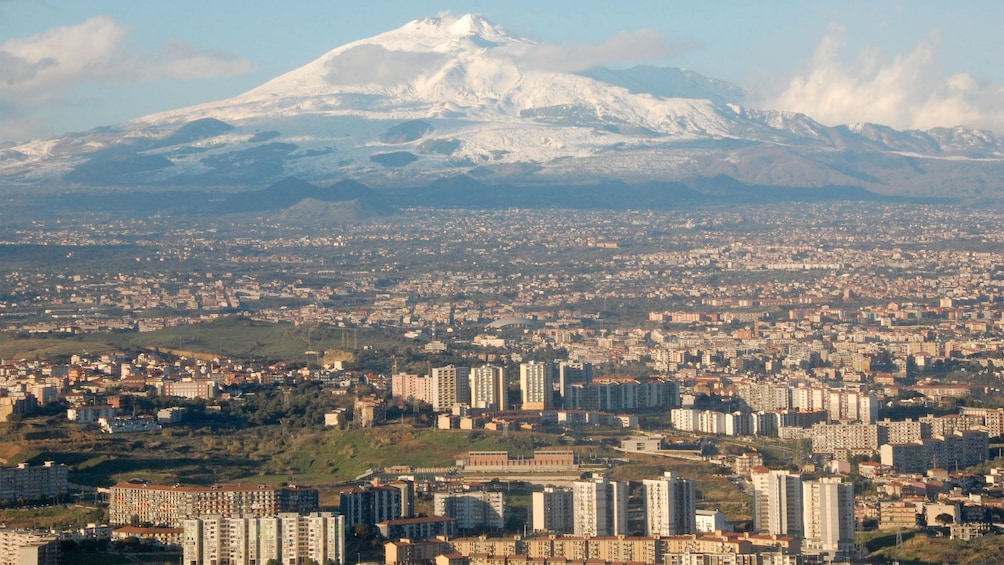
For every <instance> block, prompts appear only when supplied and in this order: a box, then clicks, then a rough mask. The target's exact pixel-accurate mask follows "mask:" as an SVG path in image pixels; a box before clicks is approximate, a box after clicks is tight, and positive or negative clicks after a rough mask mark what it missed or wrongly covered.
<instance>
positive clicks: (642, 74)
mask: <svg viewBox="0 0 1004 565" xmlns="http://www.w3.org/2000/svg"><path fill="white" fill-rule="evenodd" d="M553 59H554V58H553V57H548V53H547V52H546V50H544V49H542V47H541V46H539V45H537V44H536V43H534V42H533V41H530V40H527V39H522V38H517V37H512V36H510V35H508V34H507V33H506V32H505V31H504V30H503V29H502V28H501V27H499V26H496V25H494V24H491V23H489V22H487V21H485V20H484V19H483V18H481V17H479V16H475V15H470V14H468V15H464V16H460V17H438V18H427V19H422V20H416V21H413V22H409V23H407V24H405V25H404V26H402V27H401V28H399V29H396V30H392V31H388V32H386V33H383V34H380V35H377V36H375V37H372V38H369V39H364V40H360V41H356V42H353V43H349V44H347V45H343V46H341V47H338V48H336V49H333V50H331V51H329V52H328V53H326V54H324V55H322V56H321V57H319V58H318V59H316V60H314V61H313V62H311V63H308V64H307V65H304V66H303V67H300V68H298V69H295V70H293V71H291V72H289V73H286V74H284V75H282V76H279V77H277V78H275V79H273V80H271V81H269V82H266V83H265V84H263V85H261V86H259V87H257V88H255V89H253V90H250V91H248V92H246V93H244V94H241V95H239V96H236V97H234V98H231V99H228V100H222V101H218V102H212V103H207V104H201V105H198V106H193V107H189V108H182V109H178V110H172V111H168V112H163V113H160V114H154V115H150V116H146V117H144V118H140V119H137V120H134V121H131V122H127V123H125V124H121V125H117V126H111V127H107V128H99V129H96V130H92V131H89V132H85V133H82V134H71V135H66V136H64V137H60V138H56V139H50V140H44V141H35V142H30V143H22V144H16V145H9V146H6V147H4V146H0V175H2V176H3V177H5V178H7V179H8V181H9V182H23V183H31V182H38V181H46V182H52V181H59V180H62V181H65V182H68V183H76V184H81V185H88V184H96V185H117V184H132V185H134V184H157V185H193V184H208V185H242V184H251V183H254V184H255V185H256V186H260V185H262V184H264V183H267V182H270V181H274V180H277V179H279V178H283V177H288V176H297V177H300V178H303V179H307V180H311V181H315V182H317V181H320V182H325V181H334V180H336V179H342V178H353V179H357V180H361V181H363V182H367V183H368V184H371V185H374V186H378V185H384V186H391V185H400V184H409V183H410V184H412V185H416V184H420V183H422V182H430V181H432V180H435V179H436V178H442V177H452V176H457V175H460V174H465V175H469V176H472V177H475V178H479V179H481V180H482V181H486V182H491V181H503V180H504V181H506V182H509V183H513V182H525V183H538V182H542V181H548V180H554V179H561V180H562V181H564V182H566V183H574V182H583V183H586V182H594V181H595V180H597V179H619V180H624V181H628V182H632V181H643V180H652V179H658V180H678V179H690V178H694V177H704V176H715V175H728V176H731V177H734V178H736V179H739V180H741V181H744V182H749V183H758V184H773V185H783V186H804V187H811V186H824V185H851V186H861V187H865V188H867V189H869V190H873V191H878V192H886V193H908V194H928V195H942V194H943V193H944V191H945V189H946V188H947V187H949V186H954V185H953V183H956V182H957V181H958V180H959V179H963V180H966V181H973V182H974V183H982V184H980V186H982V188H983V190H985V191H987V194H996V195H1004V184H1002V182H1001V181H1000V180H999V179H1001V178H1004V175H1001V174H1000V173H1001V171H1002V169H1004V141H1002V140H1001V139H1000V138H997V137H994V136H993V135H990V134H988V133H985V132H979V131H973V130H967V129H964V128H955V129H946V128H940V129H936V130H931V131H927V132H922V131H906V132H901V131H896V130H893V129H891V128H888V127H885V126H881V125H874V124H855V125H847V126H838V127H827V126H824V125H822V124H819V123H817V122H815V121H813V120H812V119H811V118H809V117H808V116H805V115H801V114H793V113H787V112H781V111H774V110H763V109H756V108H753V107H750V106H748V105H747V98H748V96H747V95H746V93H745V92H744V91H743V90H742V89H740V88H738V87H736V86H734V85H731V84H729V83H726V82H723V81H719V80H714V79H710V78H706V77H703V76H701V75H699V74H697V73H693V72H691V71H686V70H681V69H667V68H656V67H634V68H631V69H606V68H592V69H586V70H582V69H570V68H561V67H562V66H567V65H563V63H562V62H560V61H553Z"/></svg>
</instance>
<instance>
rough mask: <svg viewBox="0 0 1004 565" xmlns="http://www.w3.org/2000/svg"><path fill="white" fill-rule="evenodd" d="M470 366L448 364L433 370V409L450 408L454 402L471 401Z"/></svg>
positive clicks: (465, 402)
mask: <svg viewBox="0 0 1004 565" xmlns="http://www.w3.org/2000/svg"><path fill="white" fill-rule="evenodd" d="M470 373H471V369H470V367H457V366H455V365H447V366H446V367H436V368H434V369H433V370H432V375H431V378H432V409H433V410H436V411H442V410H450V409H451V408H453V405H454V404H467V405H470V403H471V381H470Z"/></svg>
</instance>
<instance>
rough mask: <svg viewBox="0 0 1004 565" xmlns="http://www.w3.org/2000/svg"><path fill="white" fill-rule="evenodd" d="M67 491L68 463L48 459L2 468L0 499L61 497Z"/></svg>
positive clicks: (26, 499)
mask: <svg viewBox="0 0 1004 565" xmlns="http://www.w3.org/2000/svg"><path fill="white" fill-rule="evenodd" d="M66 492H67V469H66V465H63V464H59V465H57V464H56V463H55V462H53V461H46V462H44V463H43V464H42V465H34V466H32V465H28V464H27V463H21V464H19V465H18V466H17V467H3V468H0V500H3V501H18V500H23V501H25V502H32V501H36V500H43V499H49V500H50V501H51V499H52V498H56V497H60V496H63V495H65V494H66Z"/></svg>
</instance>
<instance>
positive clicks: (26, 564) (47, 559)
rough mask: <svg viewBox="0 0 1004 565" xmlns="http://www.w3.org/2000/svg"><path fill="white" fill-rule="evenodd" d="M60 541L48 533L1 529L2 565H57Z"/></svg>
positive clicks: (0, 548) (0, 559) (0, 549)
mask: <svg viewBox="0 0 1004 565" xmlns="http://www.w3.org/2000/svg"><path fill="white" fill-rule="evenodd" d="M58 563H59V540H58V538H57V537H56V536H54V535H50V534H47V533H44V534H43V533H37V532H30V531H22V530H9V529H7V528H0V565H57V564H58Z"/></svg>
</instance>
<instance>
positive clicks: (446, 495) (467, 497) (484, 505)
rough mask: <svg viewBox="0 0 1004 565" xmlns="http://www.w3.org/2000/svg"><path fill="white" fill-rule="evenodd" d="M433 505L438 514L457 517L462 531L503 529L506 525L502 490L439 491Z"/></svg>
mask: <svg viewBox="0 0 1004 565" xmlns="http://www.w3.org/2000/svg"><path fill="white" fill-rule="evenodd" d="M433 505H434V506H433V508H434V509H433V512H434V513H435V515H436V516H449V517H451V518H456V520H457V528H458V529H459V530H462V531H470V530H478V531H482V530H492V531H502V528H504V527H505V515H506V505H505V497H504V496H503V493H501V492H490V491H486V490H481V491H467V492H437V493H435V494H434V495H433Z"/></svg>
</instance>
